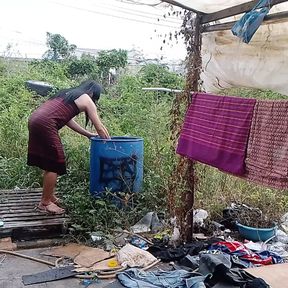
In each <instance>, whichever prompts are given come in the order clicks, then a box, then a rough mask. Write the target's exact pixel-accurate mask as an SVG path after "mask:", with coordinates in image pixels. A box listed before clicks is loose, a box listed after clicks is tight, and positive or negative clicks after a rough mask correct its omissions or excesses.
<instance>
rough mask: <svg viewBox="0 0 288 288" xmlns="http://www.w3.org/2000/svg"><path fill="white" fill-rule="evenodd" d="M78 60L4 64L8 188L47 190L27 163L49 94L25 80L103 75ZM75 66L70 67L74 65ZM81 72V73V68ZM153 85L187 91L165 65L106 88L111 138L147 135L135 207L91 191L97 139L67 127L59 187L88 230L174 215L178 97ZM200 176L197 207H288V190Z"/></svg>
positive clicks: (1, 180)
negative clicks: (31, 128)
mask: <svg viewBox="0 0 288 288" xmlns="http://www.w3.org/2000/svg"><path fill="white" fill-rule="evenodd" d="M82 60H83V63H86V64H87V63H88V62H89V61H92V62H94V61H95V63H97V61H96V60H97V59H91V58H89V59H88V60H87V58H85V57H84V58H83V59H80V60H79V61H82ZM84 60H85V61H86V62H85V61H84ZM73 61H74V62H73ZM87 61H88V62H87ZM71 63H74V64H73V65H74V66H73V65H72V64H71ZM75 63H77V61H76V62H75V59H74V60H73V59H72V60H71V62H69V61H63V62H51V61H47V60H43V61H38V62H34V63H32V64H29V65H26V64H25V65H22V68H21V69H20V68H19V69H18V70H16V71H15V69H13V71H11V70H10V63H9V65H7V63H5V62H3V61H2V62H0V123H1V126H0V140H1V141H0V188H1V189H4V188H5V189H11V188H14V187H15V186H17V187H41V171H39V170H37V169H36V168H32V167H28V166H27V165H26V153H27V137H28V130H27V121H28V118H29V115H30V114H31V112H32V111H33V110H34V109H35V108H36V107H37V106H38V105H39V104H40V103H41V102H42V101H44V100H45V99H44V98H43V97H39V96H37V95H35V94H33V93H32V92H29V91H27V90H26V88H25V85H24V83H25V81H26V80H31V79H33V80H45V81H48V82H50V83H51V84H53V85H55V86H56V87H58V88H64V87H69V86H71V85H75V84H78V83H79V81H80V80H82V79H84V78H87V77H92V76H93V78H94V79H99V80H101V75H100V74H101V73H100V72H99V71H100V70H101V69H100V68H99V69H97V68H95V67H97V65H96V66H93V67H94V68H95V69H94V68H93V69H92V70H91V69H90V68H91V67H90V68H89V65H87V66H85V65H86V64H85V65H84V64H83V65H84V66H85V67H86V68H85V69H87V70H85V69H84V70H81V69H82V68H81V69H78V68H79V67H78V68H75V67H76V66H77V65H76V64H75ZM89 63H90V62H89ZM69 64H70V69H69V68H67V67H69ZM75 65H76V66H75ZM80 66H81V65H80ZM72 67H73V68H72ZM75 70H77V71H78V72H77V73H75ZM80 70H81V72H79V71H80ZM71 71H72V72H71ZM73 71H74V72H73ZM99 73H100V74H99ZM102 80H103V79H102ZM149 86H150V87H152V86H162V87H167V88H176V89H182V88H183V86H184V81H183V78H181V77H180V76H178V75H176V74H174V73H171V72H169V71H168V70H167V69H166V68H164V67H160V66H158V65H147V66H145V67H144V68H143V69H142V70H141V71H140V72H139V73H138V74H136V75H130V74H129V73H128V72H127V73H125V74H123V75H122V76H121V77H120V78H119V79H118V80H117V82H116V83H115V84H114V85H113V86H108V87H106V92H105V94H104V95H102V98H101V99H100V103H99V111H100V114H101V117H102V118H103V121H104V122H105V124H106V126H107V127H108V128H109V131H110V134H111V135H117V136H122V135H133V136H141V137H143V138H144V144H145V147H144V148H145V155H144V156H145V157H144V163H145V167H144V176H145V177H144V191H143V193H140V194H138V195H135V196H134V197H133V205H132V206H131V207H128V206H127V207H126V208H124V209H121V210H119V209H117V207H115V206H114V205H113V204H111V203H110V202H109V201H107V200H105V199H101V200H99V199H98V200H97V199H93V198H92V197H91V196H90V195H89V191H88V184H89V141H88V140H87V139H86V138H84V137H81V136H79V135H77V134H75V133H74V132H72V131H71V130H69V129H68V128H63V129H62V130H61V136H62V141H63V144H64V147H65V150H66V155H67V163H68V174H67V175H65V176H62V177H61V178H60V179H59V183H58V191H59V192H60V193H61V195H62V198H63V200H64V203H65V205H66V207H67V209H68V211H69V214H70V216H71V217H72V219H73V222H74V223H75V224H76V225H77V226H76V227H77V228H78V229H80V230H81V229H83V230H88V231H92V230H93V231H95V230H100V229H101V230H105V229H109V228H112V227H115V226H122V227H125V226H128V225H131V224H134V223H135V221H136V220H137V219H138V218H139V217H140V216H141V215H143V214H144V213H146V212H147V211H151V210H154V211H157V212H163V213H165V212H166V195H167V191H168V184H167V183H168V180H169V177H170V175H171V172H172V169H173V165H174V164H175V159H176V157H177V156H176V155H175V154H174V153H173V151H172V150H171V142H170V140H169V139H170V131H169V123H170V118H171V117H170V115H169V114H170V109H171V104H172V100H173V96H172V95H171V94H169V93H155V92H145V91H143V90H142V88H143V87H149ZM224 93H229V94H234V95H240V96H244V97H246V96H253V97H258V96H259V97H261V98H263V97H265V98H272V97H273V98H279V97H281V96H280V95H278V94H276V93H272V92H270V91H258V90H257V91H256V90H253V91H252V90H248V89H234V90H230V91H225V92H224ZM77 121H79V122H81V123H84V118H83V117H78V119H77ZM196 175H197V180H198V181H197V192H196V207H201V208H203V209H207V210H209V211H210V212H211V213H212V215H214V216H216V217H217V216H218V215H220V214H221V211H222V209H223V208H224V207H225V206H226V205H229V204H230V203H231V201H235V202H244V203H246V204H250V205H252V206H256V207H259V208H261V209H263V211H264V212H265V213H267V214H268V215H271V217H272V216H278V215H281V214H282V213H283V212H287V211H286V209H287V203H288V197H287V192H286V191H276V190H273V189H268V188H263V187H260V186H256V185H253V184H251V183H247V182H245V181H243V180H241V179H238V178H236V177H232V176H229V175H227V174H224V173H221V172H219V171H218V170H217V169H214V168H211V167H208V166H204V165H201V164H197V167H196ZM123 197H125V195H123ZM0 200H1V199H0Z"/></svg>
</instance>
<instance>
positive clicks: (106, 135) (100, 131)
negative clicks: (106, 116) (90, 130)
mask: <svg viewBox="0 0 288 288" xmlns="http://www.w3.org/2000/svg"><path fill="white" fill-rule="evenodd" d="M96 130H97V133H98V135H99V136H100V137H101V138H104V139H110V138H111V137H110V135H109V132H108V130H107V129H106V127H105V126H104V125H103V124H101V125H99V127H96Z"/></svg>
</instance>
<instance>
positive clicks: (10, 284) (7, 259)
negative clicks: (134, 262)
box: [0, 248, 113, 288]
mask: <svg viewBox="0 0 288 288" xmlns="http://www.w3.org/2000/svg"><path fill="white" fill-rule="evenodd" d="M44 250H47V249H44V248H41V249H29V250H17V252H18V253H21V254H25V255H29V256H34V257H36V258H40V259H44V260H48V261H51V262H54V261H55V258H53V257H47V256H44V255H41V254H40V253H41V252H43V251H44ZM3 255H4V254H0V288H22V287H29V288H64V287H65V288H67V287H69V288H76V287H77V288H81V287H85V286H84V285H82V284H81V281H80V280H79V279H76V278H68V279H64V280H58V281H53V282H47V283H43V284H35V285H29V286H24V284H23V283H22V276H23V275H29V274H34V273H38V272H44V271H46V270H49V269H50V267H49V266H48V265H45V264H42V263H37V262H34V261H31V260H27V259H23V258H20V257H17V256H13V255H6V256H4V258H3ZM110 282H113V280H105V281H104V280H101V281H100V280H99V282H97V283H93V284H91V285H89V288H93V287H105V286H106V285H108V284H109V283H110Z"/></svg>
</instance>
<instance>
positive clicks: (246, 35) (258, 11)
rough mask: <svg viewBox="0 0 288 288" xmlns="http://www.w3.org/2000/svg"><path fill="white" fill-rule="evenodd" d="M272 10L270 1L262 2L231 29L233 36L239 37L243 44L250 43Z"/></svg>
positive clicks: (263, 0)
mask: <svg viewBox="0 0 288 288" xmlns="http://www.w3.org/2000/svg"><path fill="white" fill-rule="evenodd" d="M265 6H266V7H265ZM270 8H271V7H270V0H260V1H259V2H258V3H257V5H256V6H255V7H254V8H253V9H252V10H251V11H249V12H247V13H245V14H244V15H243V16H242V17H241V18H240V19H239V20H238V21H237V22H236V23H235V24H234V26H233V27H232V29H231V31H232V33H233V35H235V36H237V37H239V38H240V39H241V40H242V41H243V42H245V43H249V42H250V40H251V39H252V37H253V35H254V34H255V32H256V31H257V30H258V28H259V26H260V25H261V23H262V22H263V20H264V17H265V16H266V15H267V14H268V13H269V11H270Z"/></svg>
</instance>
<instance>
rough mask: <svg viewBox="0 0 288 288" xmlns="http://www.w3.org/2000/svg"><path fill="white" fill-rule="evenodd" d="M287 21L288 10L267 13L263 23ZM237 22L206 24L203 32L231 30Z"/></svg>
mask: <svg viewBox="0 0 288 288" xmlns="http://www.w3.org/2000/svg"><path fill="white" fill-rule="evenodd" d="M286 21H288V11H284V12H279V13H274V14H271V15H267V16H266V17H265V18H264V21H263V24H270V23H280V22H286ZM235 23H236V21H231V22H226V23H221V24H215V25H211V26H204V27H202V33H205V32H214V31H224V30H230V29H231V28H232V27H233V25H234V24H235Z"/></svg>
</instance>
